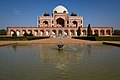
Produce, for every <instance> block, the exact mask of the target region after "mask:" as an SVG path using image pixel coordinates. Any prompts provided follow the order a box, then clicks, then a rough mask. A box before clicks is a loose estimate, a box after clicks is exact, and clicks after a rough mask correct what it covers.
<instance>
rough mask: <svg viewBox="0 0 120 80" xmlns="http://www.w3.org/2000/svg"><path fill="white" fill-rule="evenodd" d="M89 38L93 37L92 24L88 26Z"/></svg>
mask: <svg viewBox="0 0 120 80" xmlns="http://www.w3.org/2000/svg"><path fill="white" fill-rule="evenodd" d="M87 36H92V30H91V27H90V24H89V25H88V29H87Z"/></svg>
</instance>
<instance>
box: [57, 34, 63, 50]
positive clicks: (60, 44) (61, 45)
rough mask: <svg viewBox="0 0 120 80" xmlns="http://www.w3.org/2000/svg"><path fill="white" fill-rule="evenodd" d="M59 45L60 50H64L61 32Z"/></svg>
mask: <svg viewBox="0 0 120 80" xmlns="http://www.w3.org/2000/svg"><path fill="white" fill-rule="evenodd" d="M57 46H58V50H62V49H63V46H64V43H63V42H62V40H61V34H60V40H59V43H58V44H57Z"/></svg>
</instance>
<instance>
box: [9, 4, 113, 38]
mask: <svg viewBox="0 0 120 80" xmlns="http://www.w3.org/2000/svg"><path fill="white" fill-rule="evenodd" d="M78 27H80V29H81V35H80V36H87V27H83V17H82V16H77V14H76V13H74V12H73V13H72V14H71V15H70V16H69V13H68V10H67V9H66V8H65V7H63V6H62V5H59V6H57V7H55V8H54V9H53V12H52V16H50V15H49V14H48V13H45V14H43V16H38V20H37V27H7V31H8V33H7V35H8V36H12V34H13V33H14V31H15V32H16V33H17V36H23V35H24V33H25V32H26V33H28V34H29V33H32V34H33V35H34V36H52V37H58V36H60V35H61V36H62V37H72V36H77V29H78ZM91 30H92V34H93V35H94V34H98V35H99V36H112V30H113V28H112V27H91Z"/></svg>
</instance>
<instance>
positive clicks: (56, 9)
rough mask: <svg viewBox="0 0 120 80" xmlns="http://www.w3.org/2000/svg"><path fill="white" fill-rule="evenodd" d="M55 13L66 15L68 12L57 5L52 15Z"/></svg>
mask: <svg viewBox="0 0 120 80" xmlns="http://www.w3.org/2000/svg"><path fill="white" fill-rule="evenodd" d="M55 11H56V12H57V13H64V12H65V13H67V14H68V10H67V9H66V8H65V7H64V6H62V5H58V6H57V7H55V8H54V9H53V13H55Z"/></svg>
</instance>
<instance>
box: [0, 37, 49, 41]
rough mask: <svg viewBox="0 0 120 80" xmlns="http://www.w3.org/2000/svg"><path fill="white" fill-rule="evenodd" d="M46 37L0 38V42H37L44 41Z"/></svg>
mask: <svg viewBox="0 0 120 80" xmlns="http://www.w3.org/2000/svg"><path fill="white" fill-rule="evenodd" d="M46 38H49V37H48V36H43V37H38V36H27V37H24V36H20V37H6V36H5V37H0V41H25V40H37V39H46Z"/></svg>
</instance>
